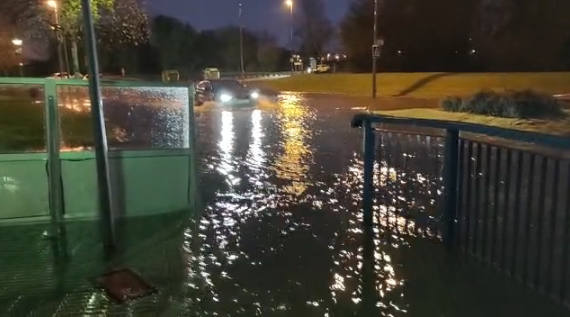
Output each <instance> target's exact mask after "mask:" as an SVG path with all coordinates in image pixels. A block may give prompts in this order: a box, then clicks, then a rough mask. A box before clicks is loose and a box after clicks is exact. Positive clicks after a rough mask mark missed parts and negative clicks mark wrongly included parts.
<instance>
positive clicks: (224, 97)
mask: <svg viewBox="0 0 570 317" xmlns="http://www.w3.org/2000/svg"><path fill="white" fill-rule="evenodd" d="M232 99H233V97H232V95H230V94H226V93H223V94H221V95H220V101H221V102H223V103H225V102H229V101H231V100H232Z"/></svg>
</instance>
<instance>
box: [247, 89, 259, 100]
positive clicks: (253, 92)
mask: <svg viewBox="0 0 570 317" xmlns="http://www.w3.org/2000/svg"><path fill="white" fill-rule="evenodd" d="M249 96H250V97H251V99H257V98H259V93H258V92H257V91H252V92H251V94H250V95H249Z"/></svg>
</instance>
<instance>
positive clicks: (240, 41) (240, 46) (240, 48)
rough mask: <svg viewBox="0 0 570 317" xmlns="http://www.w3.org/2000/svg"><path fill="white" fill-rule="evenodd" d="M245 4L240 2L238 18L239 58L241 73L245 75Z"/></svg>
mask: <svg viewBox="0 0 570 317" xmlns="http://www.w3.org/2000/svg"><path fill="white" fill-rule="evenodd" d="M242 7H243V4H242V3H241V1H240V2H238V17H239V58H240V70H241V73H242V74H243V73H245V67H244V63H243V22H242V19H241V16H242V13H243V8H242Z"/></svg>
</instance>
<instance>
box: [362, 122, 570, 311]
mask: <svg viewBox="0 0 570 317" xmlns="http://www.w3.org/2000/svg"><path fill="white" fill-rule="evenodd" d="M352 126H353V127H361V128H362V129H363V137H364V186H363V205H362V207H363V213H364V214H363V216H364V217H363V220H364V225H365V226H366V227H372V226H375V225H377V226H381V227H382V228H383V229H384V230H387V231H388V232H390V233H391V234H409V235H414V236H419V237H434V238H436V239H438V240H440V241H442V242H443V243H444V244H445V246H446V247H447V248H448V250H449V251H450V252H457V253H459V254H464V255H467V256H469V257H471V258H474V259H476V260H478V261H480V262H482V263H484V264H486V265H488V266H490V267H493V268H495V269H497V270H499V271H500V272H503V273H504V274H506V275H507V276H510V277H512V278H514V279H516V280H518V281H519V282H521V283H523V284H524V285H527V286H529V287H530V288H532V289H535V290H538V291H539V292H541V293H544V294H547V295H548V296H550V297H551V298H553V299H555V300H556V301H558V302H561V303H563V304H565V305H569V304H570V294H569V293H570V292H568V288H569V286H570V276H569V275H570V274H569V273H570V270H569V269H568V266H569V265H570V262H569V259H568V258H569V248H568V244H569V242H570V241H569V240H570V235H569V229H570V216H569V214H570V138H567V137H562V136H554V135H546V134H539V133H532V132H524V131H515V130H509V129H503V128H497V127H490V126H484V125H476V124H469V123H458V122H448V121H440V120H426V119H411V118H395V117H390V116H379V115H370V114H360V115H356V116H355V117H354V119H353V121H352ZM422 151H423V152H422ZM429 153H431V154H429ZM394 157H403V158H402V160H403V161H404V163H403V164H402V163H400V165H399V166H395V163H394ZM430 158H431V159H432V161H431V162H433V161H435V167H430V164H429V163H430V161H429V159H430ZM414 160H416V161H418V162H421V163H419V164H416V165H415V166H411V165H410V162H412V161H414ZM416 163H417V162H416ZM410 166H411V167H410ZM432 166H433V164H432ZM418 169H423V171H421V172H420V171H419V170H418ZM426 169H429V171H426ZM391 173H392V174H393V175H394V176H391ZM410 174H412V175H418V176H417V177H420V178H422V180H421V181H419V182H418V184H420V183H421V184H425V183H428V185H425V186H424V185H422V186H423V187H422V186H419V185H418V186H419V187H418V186H416V188H412V189H411V190H407V193H406V192H405V190H403V189H402V188H404V187H406V186H408V185H409V184H408V182H409V181H410V180H413V178H412V177H411V176H409V175H410ZM424 176H425V178H426V179H427V181H426V180H424ZM406 177H407V178H406ZM418 195H419V196H421V195H428V196H431V198H430V199H431V202H432V204H431V206H428V207H427V208H424V209H423V210H421V212H414V209H418V206H417V205H418V204H417V203H416V202H415V199H416V197H414V196H418ZM398 200H402V201H407V200H414V201H413V202H412V203H409V202H408V203H407V204H399V205H398ZM394 206H395V207H394ZM426 209H431V210H426ZM375 217H376V218H375ZM418 232H419V234H418Z"/></svg>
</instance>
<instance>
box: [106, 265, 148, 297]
mask: <svg viewBox="0 0 570 317" xmlns="http://www.w3.org/2000/svg"><path fill="white" fill-rule="evenodd" d="M97 283H98V284H99V285H100V286H101V287H102V288H103V289H104V290H105V292H107V295H109V296H110V297H111V298H112V299H114V300H116V301H118V302H120V303H123V302H125V301H128V300H131V299H135V298H140V297H144V296H147V295H150V294H152V293H154V292H155V291H156V290H155V289H154V288H153V287H152V286H150V285H149V284H148V283H147V282H145V281H144V280H143V279H142V277H140V276H139V275H138V274H136V273H135V272H133V271H131V270H129V269H120V270H116V271H111V272H109V273H105V274H103V275H102V276H100V277H99V278H98V279H97Z"/></svg>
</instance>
